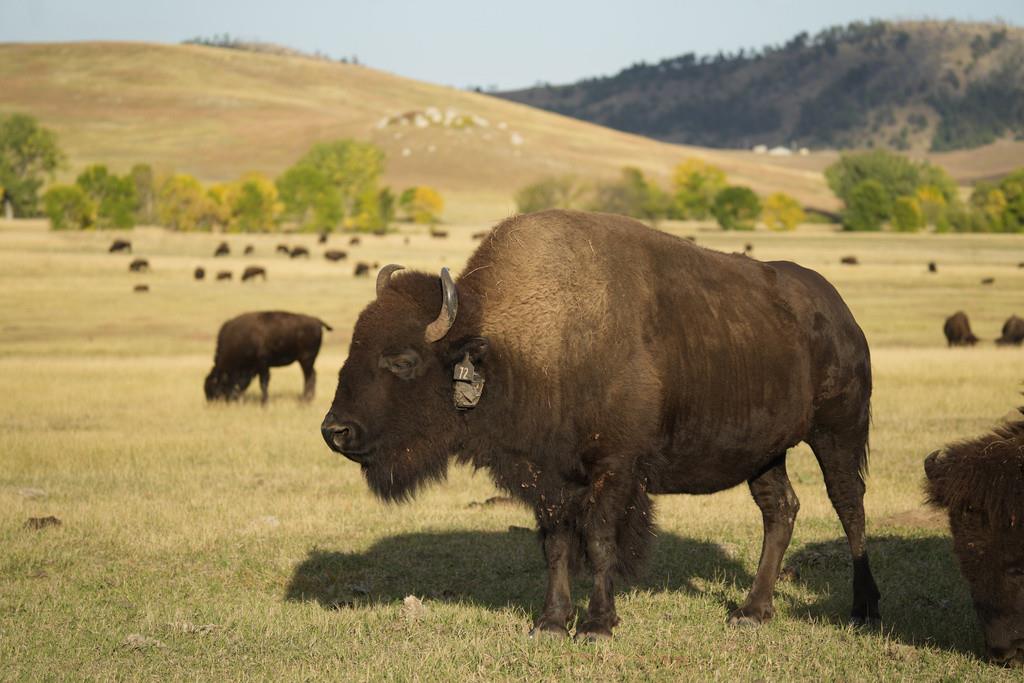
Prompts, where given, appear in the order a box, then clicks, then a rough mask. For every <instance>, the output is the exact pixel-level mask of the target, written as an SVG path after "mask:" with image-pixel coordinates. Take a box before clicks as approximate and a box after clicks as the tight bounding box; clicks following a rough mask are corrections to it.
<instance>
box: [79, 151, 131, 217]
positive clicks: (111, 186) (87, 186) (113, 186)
mask: <svg viewBox="0 0 1024 683" xmlns="http://www.w3.org/2000/svg"><path fill="white" fill-rule="evenodd" d="M75 184H76V185H78V186H79V187H80V188H82V190H83V191H84V192H85V193H86V194H87V195H88V196H89V198H90V199H91V200H92V201H93V202H94V203H95V204H96V206H97V216H98V218H99V221H98V222H99V227H101V228H131V227H134V226H135V208H136V205H137V203H138V198H137V197H136V195H135V183H134V182H132V179H131V177H130V176H125V177H120V176H117V175H114V174H112V173H110V172H109V171H108V170H107V167H106V166H104V165H103V164H93V165H92V166H89V167H88V168H86V169H85V170H84V171H82V172H81V173H80V174H78V178H77V180H75Z"/></svg>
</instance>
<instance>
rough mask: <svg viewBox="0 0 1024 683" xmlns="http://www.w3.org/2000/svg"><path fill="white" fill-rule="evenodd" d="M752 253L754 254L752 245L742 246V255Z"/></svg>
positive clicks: (748, 243)
mask: <svg viewBox="0 0 1024 683" xmlns="http://www.w3.org/2000/svg"><path fill="white" fill-rule="evenodd" d="M753 252H754V245H753V244H751V243H750V242H747V243H746V244H744V245H743V253H744V254H752V253H753Z"/></svg>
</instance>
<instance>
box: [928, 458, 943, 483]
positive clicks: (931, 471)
mask: <svg viewBox="0 0 1024 683" xmlns="http://www.w3.org/2000/svg"><path fill="white" fill-rule="evenodd" d="M944 455H945V454H944V453H943V452H942V451H932V452H931V453H929V454H928V457H927V458H925V459H924V476H926V477H928V481H935V479H936V478H938V477H939V474H940V471H941V469H942V459H943V456H944Z"/></svg>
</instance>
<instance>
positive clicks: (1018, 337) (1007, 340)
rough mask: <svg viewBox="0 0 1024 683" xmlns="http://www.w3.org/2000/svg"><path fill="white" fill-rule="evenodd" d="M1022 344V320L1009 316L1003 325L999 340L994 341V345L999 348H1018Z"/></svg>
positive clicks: (1023, 326)
mask: <svg viewBox="0 0 1024 683" xmlns="http://www.w3.org/2000/svg"><path fill="white" fill-rule="evenodd" d="M1022 342H1024V320H1021V319H1020V318H1018V317H1017V316H1015V315H1011V316H1010V317H1009V318H1007V319H1006V322H1005V323H1003V333H1002V336H1000V337H999V339H996V344H999V345H1000V346H1009V345H1013V346H1020V345H1021V343H1022Z"/></svg>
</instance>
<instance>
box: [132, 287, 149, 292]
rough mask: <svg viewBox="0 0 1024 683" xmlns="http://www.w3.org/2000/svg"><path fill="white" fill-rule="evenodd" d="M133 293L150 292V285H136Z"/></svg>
mask: <svg viewBox="0 0 1024 683" xmlns="http://www.w3.org/2000/svg"><path fill="white" fill-rule="evenodd" d="M132 291H135V292H148V291H149V285H135V287H134V288H133V290H132Z"/></svg>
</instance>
